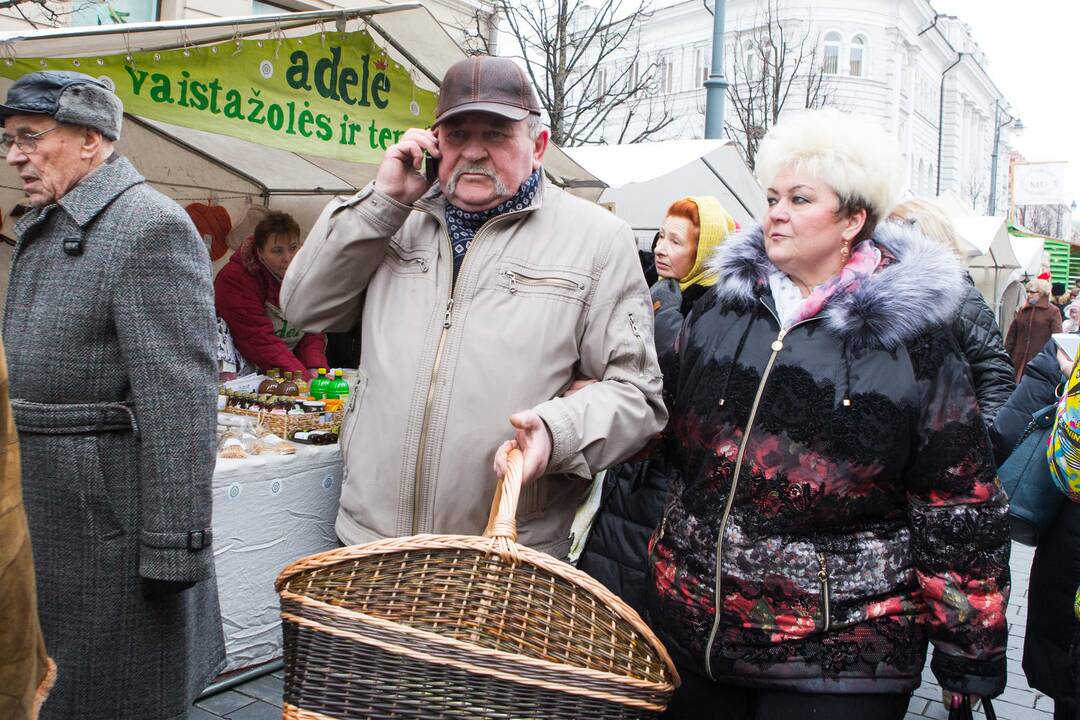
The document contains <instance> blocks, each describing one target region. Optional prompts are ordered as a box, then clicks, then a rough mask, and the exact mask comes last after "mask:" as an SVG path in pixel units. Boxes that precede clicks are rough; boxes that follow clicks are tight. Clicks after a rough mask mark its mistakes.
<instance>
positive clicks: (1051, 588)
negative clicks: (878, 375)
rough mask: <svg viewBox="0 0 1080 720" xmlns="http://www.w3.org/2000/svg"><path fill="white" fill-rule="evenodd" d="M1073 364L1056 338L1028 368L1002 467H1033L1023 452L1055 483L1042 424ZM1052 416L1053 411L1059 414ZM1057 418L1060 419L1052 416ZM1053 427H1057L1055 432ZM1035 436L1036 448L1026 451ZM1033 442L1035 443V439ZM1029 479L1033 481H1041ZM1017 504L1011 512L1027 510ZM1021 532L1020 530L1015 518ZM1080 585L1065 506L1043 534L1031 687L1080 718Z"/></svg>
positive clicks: (1078, 521) (1034, 575)
mask: <svg viewBox="0 0 1080 720" xmlns="http://www.w3.org/2000/svg"><path fill="white" fill-rule="evenodd" d="M1071 371H1072V361H1071V360H1069V359H1068V358H1067V357H1064V356H1062V355H1060V354H1059V352H1058V350H1057V345H1056V343H1055V342H1054V341H1053V340H1051V341H1049V342H1048V343H1046V345H1045V346H1043V348H1042V349H1041V350H1040V352H1039V353H1038V354H1037V355H1036V356H1035V357H1034V358H1033V359H1032V360H1031V361H1030V362H1028V363H1027V366H1026V367H1025V368H1024V374H1023V376H1022V377H1021V379H1020V384H1019V385H1018V386H1017V388H1016V390H1015V391H1014V392H1013V394H1012V395H1011V396H1010V397H1009V399H1008V401H1007V402H1006V403H1005V405H1004V406H1002V407H1001V409H1000V410H999V411H998V413H997V415H996V416H995V418H994V425H993V427H992V428H991V438H992V440H993V442H994V447H995V453H996V456H997V459H998V462H999V463H1000V468H999V473H1000V474H1001V475H1002V476H1003V477H1004V476H1006V475H1007V474H1008V473H1009V466H1010V464H1013V463H1016V462H1017V460H1018V459H1019V461H1020V462H1021V464H1026V463H1027V462H1028V460H1026V459H1025V458H1024V457H1020V458H1017V457H1016V456H1017V455H1023V454H1024V453H1027V454H1031V453H1035V456H1034V457H1031V458H1030V463H1031V465H1032V467H1034V466H1035V465H1036V464H1038V463H1041V471H1042V473H1043V478H1042V482H1044V483H1045V484H1046V485H1047V486H1051V483H1052V480H1051V477H1050V469H1049V464H1048V458H1047V452H1046V449H1047V447H1048V434H1047V432H1048V431H1047V430H1043V429H1042V428H1041V427H1040V426H1041V425H1042V423H1043V417H1044V415H1045V414H1046V411H1047V410H1046V409H1047V408H1048V407H1049V408H1051V409H1052V408H1054V407H1055V405H1056V404H1057V402H1058V398H1059V397H1061V396H1062V395H1063V393H1064V391H1065V386H1066V383H1067V381H1068V378H1069V374H1070V373H1071ZM1051 412H1052V410H1051ZM1050 419H1051V421H1053V420H1054V419H1055V418H1054V415H1051V416H1050ZM1052 424H1053V422H1051V427H1052ZM1029 434H1030V435H1032V436H1034V439H1035V447H1034V448H1027V447H1024V446H1023V445H1024V442H1025V438H1027V436H1028V435H1029ZM1031 439H1032V438H1027V440H1026V441H1027V442H1031ZM1034 481H1035V479H1034V478H1026V482H1034ZM1022 510H1023V508H1022V507H1021V508H1018V507H1012V508H1010V513H1016V512H1020V511H1022ZM1013 529H1014V531H1015V529H1016V525H1015V520H1014V526H1013ZM1078 584H1080V504H1078V503H1070V502H1063V503H1061V505H1060V508H1059V510H1058V511H1057V512H1056V514H1055V517H1054V518H1053V519H1052V520H1051V521H1050V522H1049V524H1048V525H1045V526H1043V527H1041V528H1040V529H1039V532H1038V533H1037V544H1036V547H1035V557H1034V560H1033V562H1032V564H1031V574H1030V578H1029V581H1028V616H1027V621H1026V622H1027V625H1026V632H1025V636H1024V651H1023V667H1024V674H1025V676H1026V677H1027V681H1028V684H1029V685H1030V686H1031V687H1032V688H1034V689H1036V690H1038V691H1040V692H1042V693H1045V694H1046V695H1047V696H1048V697H1050V698H1051V699H1052V700H1053V701H1054V717H1055V718H1059V719H1061V718H1070V720H1071V719H1072V718H1075V717H1076V709H1077V705H1076V697H1077V675H1076V672H1075V671H1074V669H1073V661H1072V659H1071V652H1072V646H1073V642H1074V638H1073V631H1072V630H1071V628H1073V627H1074V626H1075V622H1074V620H1073V599H1074V595H1075V592H1076V588H1077V585H1078Z"/></svg>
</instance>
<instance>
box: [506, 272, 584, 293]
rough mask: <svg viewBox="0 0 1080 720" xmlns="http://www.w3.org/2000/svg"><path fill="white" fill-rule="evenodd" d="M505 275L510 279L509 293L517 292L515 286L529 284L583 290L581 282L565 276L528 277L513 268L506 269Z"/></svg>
mask: <svg viewBox="0 0 1080 720" xmlns="http://www.w3.org/2000/svg"><path fill="white" fill-rule="evenodd" d="M506 277H507V278H508V279H509V280H510V288H509V289H510V294H511V295H513V294H514V293H516V292H517V286H518V284H519V283H520V284H521V285H531V286H534V287H543V286H545V285H546V286H548V287H560V288H565V289H567V290H584V289H585V286H584V285H582V284H581V283H576V282H574V281H573V280H567V279H566V278H559V277H530V276H529V275H522V274H521V273H519V272H514V271H513V270H507V271H506Z"/></svg>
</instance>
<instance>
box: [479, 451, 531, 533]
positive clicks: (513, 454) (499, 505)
mask: <svg viewBox="0 0 1080 720" xmlns="http://www.w3.org/2000/svg"><path fill="white" fill-rule="evenodd" d="M524 466H525V458H524V456H522V454H521V451H520V450H518V449H517V448H515V449H513V450H511V451H510V452H508V453H506V474H505V475H503V476H502V477H501V478H499V484H498V486H497V487H496V488H495V498H494V499H493V500H492V501H491V514H489V515H488V523H487V527H486V528H485V529H484V537H486V538H492V539H496V538H505V539H507V540H509V541H510V542H516V541H517V505H518V496H519V495H521V474H522V471H523V469H524Z"/></svg>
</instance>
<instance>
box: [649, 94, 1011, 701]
mask: <svg viewBox="0 0 1080 720" xmlns="http://www.w3.org/2000/svg"><path fill="white" fill-rule="evenodd" d="M893 147H894V144H893V143H892V142H891V140H890V138H889V137H888V136H887V135H886V134H885V133H884V132H883V131H882V130H881V129H879V128H878V127H877V126H876V125H874V124H872V123H871V122H870V121H869V120H865V119H860V118H858V117H856V116H852V115H847V114H844V113H841V112H839V111H835V110H823V111H810V112H806V113H803V114H801V115H799V116H795V117H793V118H790V119H785V120H784V121H783V122H781V123H780V124H779V125H777V126H775V127H774V128H773V130H772V131H771V132H770V134H769V136H768V137H767V138H766V139H765V140H764V141H763V142H762V145H761V147H760V150H759V152H758V155H757V165H756V169H757V172H758V175H759V178H760V179H761V181H762V185H763V186H765V187H766V188H767V189H768V204H769V210H768V212H767V215H766V217H765V221H764V226H763V227H755V228H751V229H749V230H748V231H747V232H745V233H743V234H742V235H740V236H738V237H736V238H733V239H730V240H729V241H728V242H727V243H726V244H725V245H724V246H723V247H722V248H721V249H720V250H719V252H718V253H717V255H716V256H715V260H714V267H715V269H716V271H717V275H718V276H719V281H718V283H717V285H716V286H715V290H714V291H712V292H711V293H710V294H709V295H708V296H707V297H706V298H705V299H702V300H701V301H699V303H698V304H697V306H696V307H695V311H694V313H693V314H691V316H690V318H689V319H688V320H687V322H686V323H685V324H684V325H683V328H682V330H681V332H680V336H679V339H678V342H677V345H676V352H675V353H671V354H669V355H668V357H667V358H666V362H667V365H668V367H666V368H664V379H665V386H666V387H665V390H666V393H667V396H668V401H669V408H670V411H671V420H670V422H669V428H668V435H667V438H666V440H665V443H666V447H665V448H664V450H663V452H664V455H665V456H666V459H667V460H668V461H669V462H670V463H671V464H672V466H673V468H674V469H675V473H674V476H673V477H672V480H671V487H670V495H669V498H668V504H667V507H666V509H665V513H664V519H663V521H662V522H661V525H660V527H659V528H658V529H657V531H656V533H655V534H654V536H653V538H652V540H651V542H650V555H649V567H650V573H651V583H650V587H649V598H648V613H649V619H650V622H651V623H652V625H653V627H654V629H656V631H657V632H658V634H659V635H660V637H661V639H662V640H663V641H664V643H665V644H666V645H667V647H668V649H669V650H670V651H671V653H672V655H673V657H675V659H676V663H677V664H678V666H679V669H680V673H681V675H682V677H683V686H682V687H681V688H680V689H679V691H678V692H677V693H676V696H675V700H674V702H673V704H672V706H671V709H670V710H669V716H670V717H684V718H691V717H692V718H714V717H715V718H725V720H727V719H736V718H757V719H765V718H780V717H783V718H785V719H793V720H798V718H808V717H828V718H831V719H832V720H843V719H844V718H875V720H888V719H889V718H897V719H899V718H902V717H903V716H904V714H905V710H906V708H907V704H908V700H909V697H910V695H911V692H912V690H914V689H915V688H916V687H917V686H918V685H919V683H920V681H921V673H922V668H923V665H924V663H925V659H926V652H927V645H928V641H930V642H933V644H934V646H935V650H934V658H933V661H932V663H931V667H932V669H933V671H934V673H935V675H936V676H937V679H938V681H939V683H940V684H941V686H942V687H943V688H944V689H945V691H946V695H947V697H946V703H947V704H949V705H951V704H952V703H953V702H959V700H960V698H961V695H960V694H962V693H966V694H969V695H975V696H986V697H991V696H994V695H997V694H998V693H1000V692H1001V691H1002V690H1003V689H1004V686H1005V674H1006V670H1005V646H1006V637H1007V635H1006V633H1007V628H1006V623H1005V609H1006V606H1007V602H1008V595H1009V565H1008V560H1009V530H1008V521H1007V501H1006V498H1005V495H1004V493H1003V492H1002V490H1001V486H1000V483H999V482H998V479H997V476H996V473H995V466H994V458H993V453H992V451H991V447H990V442H989V439H988V437H987V432H986V428H985V426H984V424H983V421H982V418H981V416H980V414H979V408H978V404H977V402H976V397H975V391H974V388H973V387H972V381H971V373H970V371H969V369H968V367H967V365H966V364H965V361H964V358H963V356H962V354H961V353H960V351H959V349H958V347H957V345H956V342H955V341H954V340H953V339H952V338H951V336H950V329H949V323H950V322H951V320H952V317H953V315H954V314H955V313H956V309H957V305H958V303H959V301H960V298H961V297H962V296H963V293H964V278H963V274H962V270H961V267H960V266H959V264H958V262H957V260H956V258H955V256H954V255H953V254H952V253H950V252H949V251H947V250H945V249H944V248H942V247H941V246H940V245H939V244H937V243H936V242H934V241H931V240H929V239H927V238H926V237H924V236H922V235H920V234H919V233H918V232H917V231H916V230H914V229H913V228H911V227H910V226H908V225H906V224H899V223H883V224H882V225H881V226H877V222H878V219H880V218H883V217H886V216H887V215H888V212H889V209H890V207H891V205H892V201H893V199H894V198H895V196H896V194H897V190H898V187H899V174H900V170H899V162H900V161H899V156H898V154H897V153H895V151H894V150H893V149H892V148H893Z"/></svg>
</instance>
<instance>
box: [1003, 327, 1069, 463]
mask: <svg viewBox="0 0 1080 720" xmlns="http://www.w3.org/2000/svg"><path fill="white" fill-rule="evenodd" d="M1064 382H1065V378H1064V377H1063V376H1062V374H1061V368H1060V367H1058V361H1057V344H1056V343H1055V342H1054V341H1053V340H1051V341H1050V342H1048V343H1046V344H1045V345H1044V346H1043V347H1042V350H1040V351H1039V354H1038V355H1036V356H1035V357H1033V358H1032V359H1031V362H1029V363H1028V364H1027V366H1026V367H1025V368H1024V375H1023V377H1022V378H1021V379H1020V384H1019V385H1017V386H1016V389H1015V390H1014V391H1013V392H1012V394H1011V395H1010V396H1009V399H1008V401H1006V403H1005V404H1004V405H1002V406H1001V408H1000V409H999V410H998V411H997V414H996V415H995V416H994V422H993V425H991V427H990V438H991V439H992V440H993V441H994V456H995V458H996V459H997V462H998V465H1000V464H1001V463H1003V462H1005V460H1006V458H1008V457H1009V453H1011V452H1012V450H1013V448H1014V447H1016V443H1017V442H1019V440H1020V436H1021V435H1022V434H1023V433H1024V429H1025V428H1027V426H1028V424H1029V423H1030V422H1031V416H1032V414H1033V413H1037V412H1038V411H1039V410H1042V409H1043V408H1044V407H1046V406H1047V405H1050V404H1052V403H1054V402H1056V401H1057V398H1058V393H1059V392H1060V391H1061V387H1062V383H1064Z"/></svg>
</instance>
